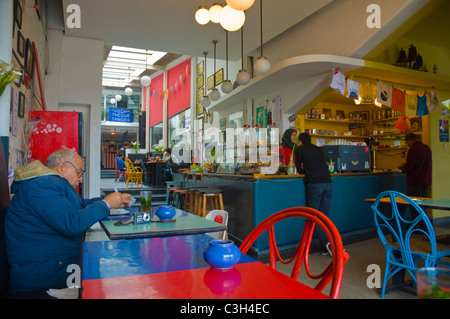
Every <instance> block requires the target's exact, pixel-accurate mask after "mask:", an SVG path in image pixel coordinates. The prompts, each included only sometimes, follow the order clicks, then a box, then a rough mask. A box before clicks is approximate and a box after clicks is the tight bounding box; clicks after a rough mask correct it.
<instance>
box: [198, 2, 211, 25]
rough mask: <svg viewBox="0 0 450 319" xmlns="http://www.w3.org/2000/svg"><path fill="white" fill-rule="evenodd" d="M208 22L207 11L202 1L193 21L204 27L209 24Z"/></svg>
mask: <svg viewBox="0 0 450 319" xmlns="http://www.w3.org/2000/svg"><path fill="white" fill-rule="evenodd" d="M209 20H210V15H209V11H208V9H206V7H205V5H204V4H203V0H202V5H201V6H200V7H199V8H198V10H197V12H195V21H197V23H198V24H201V25H205V24H207V23H208V22H209Z"/></svg>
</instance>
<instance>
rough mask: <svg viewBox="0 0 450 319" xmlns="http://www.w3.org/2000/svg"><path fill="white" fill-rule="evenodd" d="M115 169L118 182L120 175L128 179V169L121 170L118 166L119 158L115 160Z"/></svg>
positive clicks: (125, 179)
mask: <svg viewBox="0 0 450 319" xmlns="http://www.w3.org/2000/svg"><path fill="white" fill-rule="evenodd" d="M114 169H115V170H116V182H117V179H118V178H119V176H120V175H123V180H124V181H125V182H126V181H127V171H119V169H118V168H117V158H116V159H115V160H114Z"/></svg>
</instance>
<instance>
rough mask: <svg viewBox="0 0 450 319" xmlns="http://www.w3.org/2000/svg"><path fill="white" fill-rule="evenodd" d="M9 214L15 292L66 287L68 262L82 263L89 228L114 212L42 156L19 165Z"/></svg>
mask: <svg viewBox="0 0 450 319" xmlns="http://www.w3.org/2000/svg"><path fill="white" fill-rule="evenodd" d="M14 179H15V180H14V182H13V183H12V185H11V193H12V194H14V197H13V198H12V200H11V203H10V204H9V207H8V211H7V213H6V219H5V239H6V249H7V255H8V262H9V264H10V290H11V292H22V291H33V290H47V289H49V288H57V289H59V288H67V283H66V281H67V277H68V276H69V275H70V274H71V273H68V272H67V266H68V265H70V264H79V263H80V249H81V247H80V244H81V243H82V242H83V240H84V232H85V231H86V230H87V229H88V228H89V227H90V226H92V225H93V224H94V223H96V222H97V221H99V220H101V219H103V218H105V217H106V216H108V214H109V209H108V207H107V205H106V203H105V202H103V201H102V200H101V198H96V199H92V200H85V199H83V198H81V196H80V195H79V194H78V192H77V191H76V190H75V188H74V187H73V186H72V185H71V184H70V183H69V182H68V181H67V180H66V179H65V178H63V177H61V176H60V175H58V174H57V173H56V172H55V171H53V170H50V169H49V168H47V167H45V166H44V165H43V164H41V163H40V162H39V161H36V162H33V163H31V164H29V165H27V166H24V167H21V168H19V169H16V172H15V177H14Z"/></svg>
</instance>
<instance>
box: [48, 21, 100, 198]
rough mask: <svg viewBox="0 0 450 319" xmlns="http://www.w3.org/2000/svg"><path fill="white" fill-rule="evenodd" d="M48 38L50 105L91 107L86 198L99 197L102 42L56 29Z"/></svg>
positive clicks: (88, 131) (87, 120)
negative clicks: (66, 33) (66, 34)
mask: <svg viewBox="0 0 450 319" xmlns="http://www.w3.org/2000/svg"><path fill="white" fill-rule="evenodd" d="M48 38H49V52H50V55H49V65H50V67H49V73H48V76H47V87H46V98H47V108H48V110H54V111H56V110H60V109H61V110H65V111H67V109H68V108H70V106H73V107H74V109H75V110H79V109H88V110H89V111H88V112H87V113H88V116H89V119H85V122H84V123H85V124H84V125H85V126H86V125H87V127H85V128H84V133H86V134H89V135H88V136H89V138H88V139H86V141H87V142H88V143H89V145H86V147H85V149H86V153H85V154H84V155H85V156H86V158H87V160H86V170H87V175H86V178H85V181H84V197H96V196H99V195H100V161H101V157H100V154H101V153H100V152H101V125H100V123H101V108H102V68H103V41H102V40H94V39H85V38H75V37H68V36H64V35H63V34H62V32H60V31H56V30H54V31H50V32H49V34H48Z"/></svg>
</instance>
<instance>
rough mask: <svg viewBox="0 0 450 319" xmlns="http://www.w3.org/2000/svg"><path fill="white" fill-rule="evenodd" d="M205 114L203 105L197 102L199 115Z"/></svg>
mask: <svg viewBox="0 0 450 319" xmlns="http://www.w3.org/2000/svg"><path fill="white" fill-rule="evenodd" d="M202 114H203V106H202V105H201V104H200V103H197V116H200V115H202Z"/></svg>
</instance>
